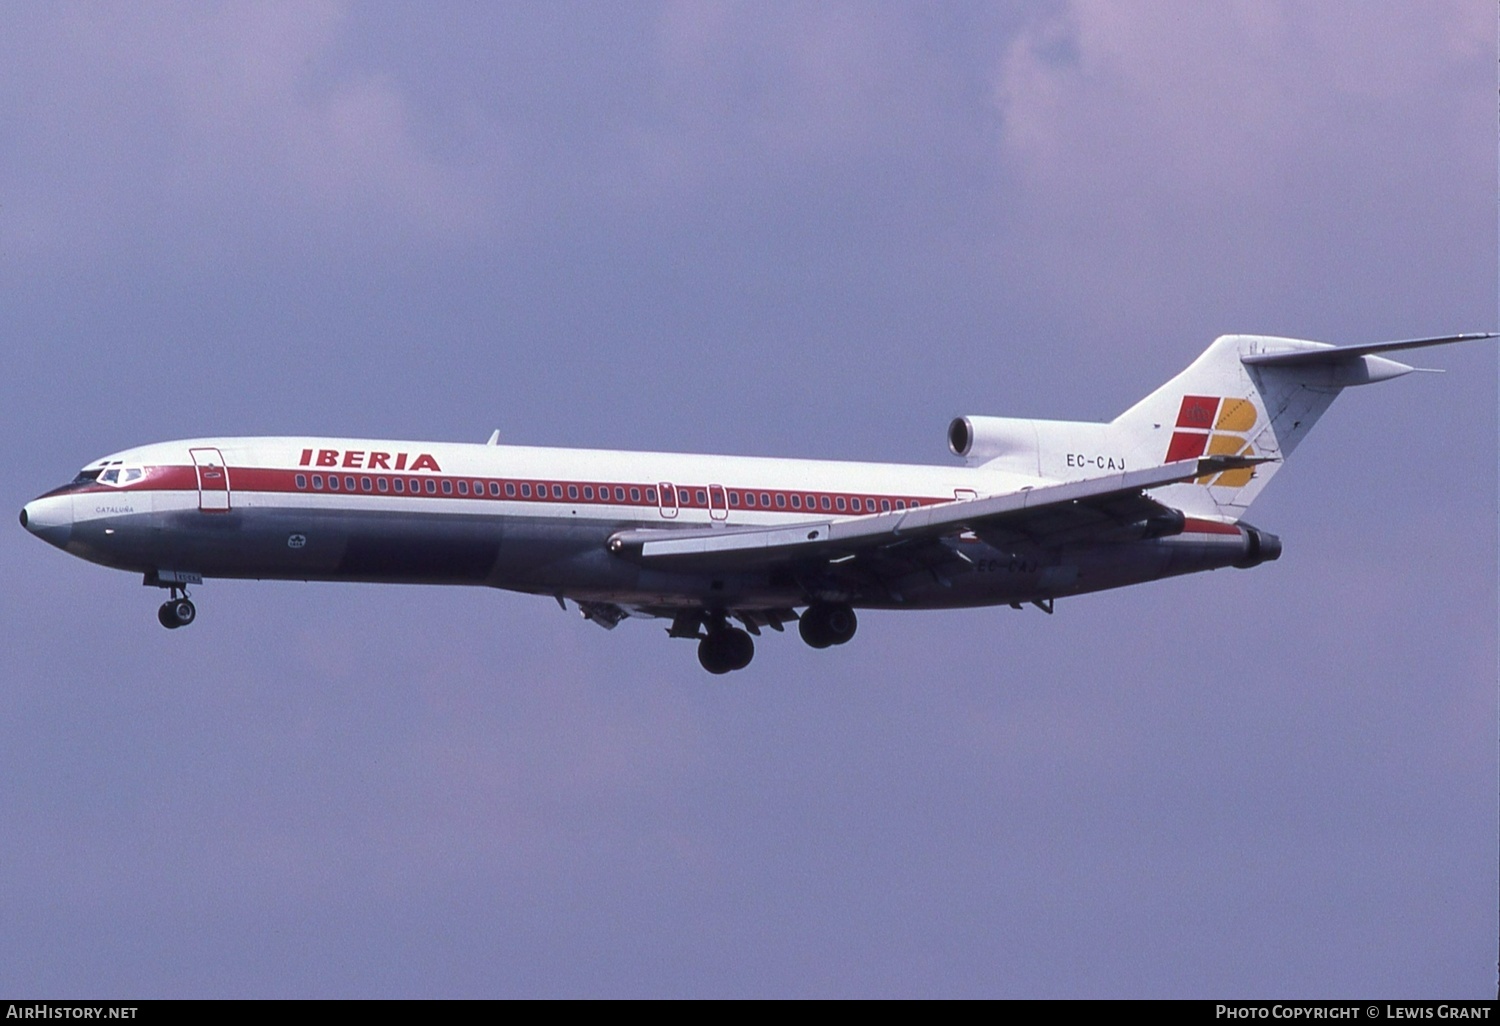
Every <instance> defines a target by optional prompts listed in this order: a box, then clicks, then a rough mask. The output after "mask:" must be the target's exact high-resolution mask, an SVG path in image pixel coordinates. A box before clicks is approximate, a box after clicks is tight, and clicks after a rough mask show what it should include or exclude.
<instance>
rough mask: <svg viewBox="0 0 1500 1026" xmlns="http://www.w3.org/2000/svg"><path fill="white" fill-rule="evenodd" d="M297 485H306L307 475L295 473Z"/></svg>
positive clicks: (303, 486)
mask: <svg viewBox="0 0 1500 1026" xmlns="http://www.w3.org/2000/svg"><path fill="white" fill-rule="evenodd" d="M297 487H298V488H299V489H302V488H306V487H307V475H306V474H298V475H297Z"/></svg>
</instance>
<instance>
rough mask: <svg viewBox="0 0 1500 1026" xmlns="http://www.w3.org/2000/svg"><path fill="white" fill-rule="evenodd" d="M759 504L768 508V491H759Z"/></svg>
mask: <svg viewBox="0 0 1500 1026" xmlns="http://www.w3.org/2000/svg"><path fill="white" fill-rule="evenodd" d="M760 504H761V505H762V506H765V507H767V508H770V505H771V493H770V492H761V493H760Z"/></svg>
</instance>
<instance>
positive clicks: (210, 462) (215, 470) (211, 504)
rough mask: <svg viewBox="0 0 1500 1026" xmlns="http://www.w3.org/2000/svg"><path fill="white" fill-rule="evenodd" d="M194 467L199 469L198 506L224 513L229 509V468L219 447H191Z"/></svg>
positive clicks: (202, 508)
mask: <svg viewBox="0 0 1500 1026" xmlns="http://www.w3.org/2000/svg"><path fill="white" fill-rule="evenodd" d="M188 451H189V452H190V453H191V454H192V457H193V467H194V469H195V470H197V471H198V508H199V509H201V510H202V511H203V512H205V513H223V512H225V511H226V510H228V509H229V470H228V468H227V467H225V466H224V455H223V453H221V452H219V450H218V449H190V450H188Z"/></svg>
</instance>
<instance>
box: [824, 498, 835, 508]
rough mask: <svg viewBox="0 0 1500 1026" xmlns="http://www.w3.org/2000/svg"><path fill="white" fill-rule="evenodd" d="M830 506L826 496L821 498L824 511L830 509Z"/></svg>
mask: <svg viewBox="0 0 1500 1026" xmlns="http://www.w3.org/2000/svg"><path fill="white" fill-rule="evenodd" d="M832 506H833V503H831V502H829V501H828V496H826V495H825V496H823V508H824V509H830V508H831V507H832Z"/></svg>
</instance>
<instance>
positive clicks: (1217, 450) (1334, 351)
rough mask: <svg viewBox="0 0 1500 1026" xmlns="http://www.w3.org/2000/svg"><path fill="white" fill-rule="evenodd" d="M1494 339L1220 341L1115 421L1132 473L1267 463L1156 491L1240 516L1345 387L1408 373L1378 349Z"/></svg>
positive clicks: (1192, 509) (1197, 507)
mask: <svg viewBox="0 0 1500 1026" xmlns="http://www.w3.org/2000/svg"><path fill="white" fill-rule="evenodd" d="M1495 337H1496V336H1495V335H1493V334H1475V335H1446V336H1443V337H1441V338H1429V339H1410V340H1406V341H1401V342H1381V343H1376V344H1374V345H1364V346H1344V347H1334V346H1331V345H1328V344H1327V343H1325V342H1310V341H1306V340H1303V339H1292V338H1274V337H1270V336H1265V335H1222V336H1220V337H1219V338H1217V339H1215V340H1214V342H1213V344H1212V345H1210V346H1209V347H1208V349H1206V350H1205V351H1204V352H1203V355H1201V356H1199V357H1198V359H1196V360H1194V361H1193V363H1192V364H1191V365H1190V366H1189V367H1188V368H1187V369H1186V370H1184V371H1183V372H1182V373H1181V374H1179V375H1177V376H1176V377H1175V378H1173V379H1172V380H1171V381H1168V382H1167V383H1166V384H1165V385H1163V386H1162V387H1161V388H1158V389H1157V390H1156V391H1155V392H1152V393H1151V394H1150V395H1148V396H1147V397H1146V398H1144V399H1142V400H1141V401H1140V402H1138V403H1136V404H1135V405H1134V406H1132V407H1131V408H1130V409H1128V410H1126V411H1125V412H1124V413H1122V414H1120V415H1119V416H1118V417H1116V418H1115V419H1114V421H1112V422H1111V424H1110V427H1109V431H1110V435H1111V437H1112V439H1113V440H1114V441H1115V444H1116V445H1117V446H1119V447H1120V448H1123V449H1124V451H1125V452H1126V453H1127V454H1128V456H1127V462H1128V463H1129V465H1130V466H1133V467H1146V466H1154V465H1157V464H1161V463H1170V462H1172V461H1174V460H1184V459H1192V458H1194V457H1197V456H1203V455H1219V454H1232V455H1245V456H1261V457H1269V458H1270V459H1271V460H1272V462H1267V463H1262V464H1259V465H1257V466H1255V467H1246V468H1243V469H1238V470H1226V471H1224V472H1223V473H1220V474H1215V475H1213V476H1212V477H1208V478H1199V479H1198V480H1197V481H1195V482H1193V483H1190V484H1179V485H1170V486H1168V487H1166V488H1162V489H1158V490H1157V491H1156V492H1155V493H1154V494H1155V495H1156V496H1157V497H1158V498H1159V499H1160V500H1161V501H1163V502H1165V503H1167V504H1169V505H1171V506H1175V507H1176V508H1178V509H1181V510H1182V511H1183V512H1184V513H1189V514H1196V515H1198V516H1216V517H1227V518H1231V519H1236V520H1237V519H1239V518H1240V517H1241V516H1242V515H1244V512H1245V510H1246V509H1247V508H1249V506H1250V503H1251V502H1253V501H1254V500H1255V497H1256V496H1258V495H1259V494H1260V492H1261V489H1263V488H1265V486H1266V485H1267V484H1268V483H1269V482H1270V480H1271V477H1272V475H1273V474H1275V473H1276V471H1277V469H1279V468H1280V466H1281V461H1283V460H1285V459H1286V458H1287V457H1288V456H1290V455H1291V453H1292V451H1293V450H1294V449H1296V447H1297V445H1298V443H1299V442H1301V441H1302V439H1303V438H1304V437H1306V435H1307V433H1308V431H1310V430H1312V426H1313V425H1314V424H1316V423H1317V422H1318V418H1319V417H1321V416H1322V415H1323V411H1325V410H1327V409H1328V407H1329V405H1330V404H1332V402H1333V400H1334V399H1335V398H1336V397H1337V396H1338V394H1339V392H1341V391H1342V390H1343V389H1345V388H1348V387H1350V386H1353V385H1367V384H1372V383H1374V382H1376V381H1385V380H1387V379H1389V378H1395V377H1400V376H1401V375H1403V374H1409V373H1411V371H1412V370H1413V368H1411V367H1408V366H1407V365H1406V364H1404V363H1397V362H1396V361H1394V360H1387V359H1385V358H1384V357H1381V356H1378V355H1376V354H1377V353H1381V352H1386V351H1390V350H1397V349H1416V348H1420V347H1422V346H1430V345H1443V344H1446V343H1449V342H1464V341H1469V340H1472V339H1481V338H1495Z"/></svg>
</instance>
